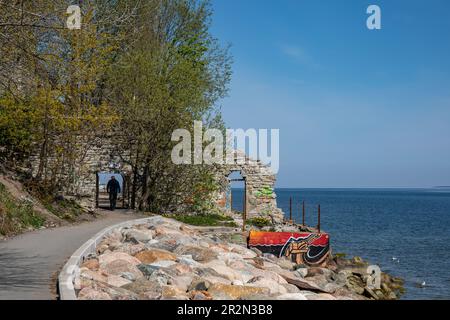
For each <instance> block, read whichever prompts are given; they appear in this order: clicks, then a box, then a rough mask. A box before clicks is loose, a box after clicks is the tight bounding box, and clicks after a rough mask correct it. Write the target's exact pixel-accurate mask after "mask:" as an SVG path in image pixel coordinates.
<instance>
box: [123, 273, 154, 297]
mask: <svg viewBox="0 0 450 320" xmlns="http://www.w3.org/2000/svg"><path fill="white" fill-rule="evenodd" d="M122 288H123V289H126V290H129V291H131V292H134V293H136V294H137V295H139V297H140V298H141V299H145V300H156V299H159V298H161V294H162V286H161V285H160V284H159V283H156V282H154V281H149V280H147V279H145V278H140V279H137V280H136V281H135V282H132V283H129V284H127V285H124V286H123V287H122Z"/></svg>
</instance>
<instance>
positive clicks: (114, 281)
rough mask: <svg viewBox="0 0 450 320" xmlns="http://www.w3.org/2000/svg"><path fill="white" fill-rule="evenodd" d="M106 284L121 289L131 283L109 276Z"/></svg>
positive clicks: (121, 278)
mask: <svg viewBox="0 0 450 320" xmlns="http://www.w3.org/2000/svg"><path fill="white" fill-rule="evenodd" d="M107 283H108V284H109V285H111V286H113V287H122V286H124V285H127V284H129V283H131V281H130V280H127V279H125V278H123V277H121V276H116V275H110V276H108V279H107Z"/></svg>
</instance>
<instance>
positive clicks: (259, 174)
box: [217, 151, 284, 223]
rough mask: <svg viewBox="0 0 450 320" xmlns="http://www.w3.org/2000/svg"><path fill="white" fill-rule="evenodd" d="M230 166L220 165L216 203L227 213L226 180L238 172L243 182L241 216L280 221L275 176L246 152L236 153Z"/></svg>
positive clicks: (227, 185)
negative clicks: (218, 191)
mask: <svg viewBox="0 0 450 320" xmlns="http://www.w3.org/2000/svg"><path fill="white" fill-rule="evenodd" d="M233 158H234V160H233V163H232V164H226V165H222V166H219V167H218V169H217V179H218V181H219V182H220V185H221V191H220V194H219V195H218V201H217V203H218V204H219V206H220V207H221V208H222V209H223V210H224V211H228V210H230V206H229V205H227V198H228V196H227V195H228V194H229V192H230V191H229V190H230V180H229V179H228V177H229V176H230V174H231V173H232V172H240V174H241V176H242V178H243V180H244V182H245V187H244V199H245V200H244V215H245V216H246V218H247V219H252V218H255V217H263V218H267V219H270V220H271V221H272V222H273V223H281V222H282V221H283V217H284V215H283V212H282V211H281V209H279V208H278V207H277V197H276V194H275V191H274V188H275V182H276V176H275V175H274V174H273V173H272V171H271V170H270V168H269V167H268V166H267V165H265V164H263V163H262V162H261V161H259V160H253V159H250V158H249V157H247V156H246V155H245V153H243V152H240V151H235V154H234V157H233Z"/></svg>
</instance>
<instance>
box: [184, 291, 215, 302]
mask: <svg viewBox="0 0 450 320" xmlns="http://www.w3.org/2000/svg"><path fill="white" fill-rule="evenodd" d="M189 298H190V299H191V300H212V297H211V295H210V294H209V293H208V292H207V291H191V292H189Z"/></svg>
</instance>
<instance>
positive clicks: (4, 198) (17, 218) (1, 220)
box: [0, 183, 45, 235]
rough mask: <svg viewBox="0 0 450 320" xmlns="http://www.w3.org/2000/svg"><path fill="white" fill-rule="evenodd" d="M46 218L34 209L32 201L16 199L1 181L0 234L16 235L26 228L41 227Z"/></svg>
mask: <svg viewBox="0 0 450 320" xmlns="http://www.w3.org/2000/svg"><path fill="white" fill-rule="evenodd" d="M44 222H45V220H44V218H42V217H41V216H39V214H37V213H36V212H35V211H34V210H33V205H32V203H30V202H28V201H26V200H23V201H19V200H16V199H14V198H13V197H12V196H11V195H10V194H9V193H8V192H7V190H6V188H5V186H4V185H3V184H1V183H0V234H1V235H14V234H17V233H19V232H21V231H22V230H24V229H26V228H30V227H31V228H39V227H41V226H43V225H44Z"/></svg>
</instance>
